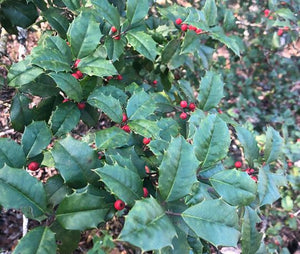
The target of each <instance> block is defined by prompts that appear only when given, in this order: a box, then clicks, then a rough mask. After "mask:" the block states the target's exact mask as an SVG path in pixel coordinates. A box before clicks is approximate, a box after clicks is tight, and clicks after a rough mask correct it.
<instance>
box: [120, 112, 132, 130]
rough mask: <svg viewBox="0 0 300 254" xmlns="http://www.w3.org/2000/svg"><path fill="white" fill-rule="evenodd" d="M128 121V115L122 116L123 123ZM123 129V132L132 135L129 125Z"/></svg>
mask: <svg viewBox="0 0 300 254" xmlns="http://www.w3.org/2000/svg"><path fill="white" fill-rule="evenodd" d="M127 120H128V117H127V115H126V114H125V113H123V116H122V122H123V123H126V122H127ZM121 129H122V130H123V131H126V132H127V133H130V131H131V130H130V127H129V125H127V124H125V125H124V126H122V127H121Z"/></svg>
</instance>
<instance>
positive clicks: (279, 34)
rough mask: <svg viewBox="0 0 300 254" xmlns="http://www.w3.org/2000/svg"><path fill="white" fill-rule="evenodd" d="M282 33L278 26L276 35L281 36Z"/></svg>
mask: <svg viewBox="0 0 300 254" xmlns="http://www.w3.org/2000/svg"><path fill="white" fill-rule="evenodd" d="M282 34H283V30H282V29H281V28H280V29H278V31H277V35H278V36H281V35H282Z"/></svg>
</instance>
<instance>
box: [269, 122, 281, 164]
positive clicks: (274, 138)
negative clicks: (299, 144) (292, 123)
mask: <svg viewBox="0 0 300 254" xmlns="http://www.w3.org/2000/svg"><path fill="white" fill-rule="evenodd" d="M282 148H283V138H282V137H281V136H280V134H279V133H278V132H277V131H275V130H274V129H273V128H272V127H268V128H267V133H266V145H265V153H264V159H265V161H266V162H267V163H271V162H273V161H276V160H278V158H279V156H280V155H281V153H282Z"/></svg>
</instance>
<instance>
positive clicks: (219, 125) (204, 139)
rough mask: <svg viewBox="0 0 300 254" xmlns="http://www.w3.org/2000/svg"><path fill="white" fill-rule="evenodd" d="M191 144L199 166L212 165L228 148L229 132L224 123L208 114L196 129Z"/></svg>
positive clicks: (224, 154)
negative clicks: (199, 163)
mask: <svg viewBox="0 0 300 254" xmlns="http://www.w3.org/2000/svg"><path fill="white" fill-rule="evenodd" d="M193 145H194V150H195V154H196V157H197V159H198V160H199V161H200V162H201V167H202V168H203V169H205V168H209V167H212V166H214V165H215V164H217V162H218V161H220V160H222V159H223V158H224V157H225V156H226V155H227V152H228V149H229V145H230V134H229V130H228V127H227V125H226V123H225V122H224V121H223V120H222V119H221V118H219V117H217V116H216V115H208V116H207V117H206V118H205V119H204V120H203V121H201V123H200V126H199V128H198V129H197V130H196V133H195V136H194V143H193Z"/></svg>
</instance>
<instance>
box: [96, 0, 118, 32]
mask: <svg viewBox="0 0 300 254" xmlns="http://www.w3.org/2000/svg"><path fill="white" fill-rule="evenodd" d="M92 4H93V5H94V6H95V8H96V11H97V14H98V15H99V17H100V18H101V19H102V18H104V19H105V20H106V21H107V22H108V23H110V24H111V25H112V26H115V27H116V28H117V29H119V28H120V14H119V12H118V9H117V8H116V7H114V6H113V5H111V4H110V3H109V2H108V1H107V0H92Z"/></svg>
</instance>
